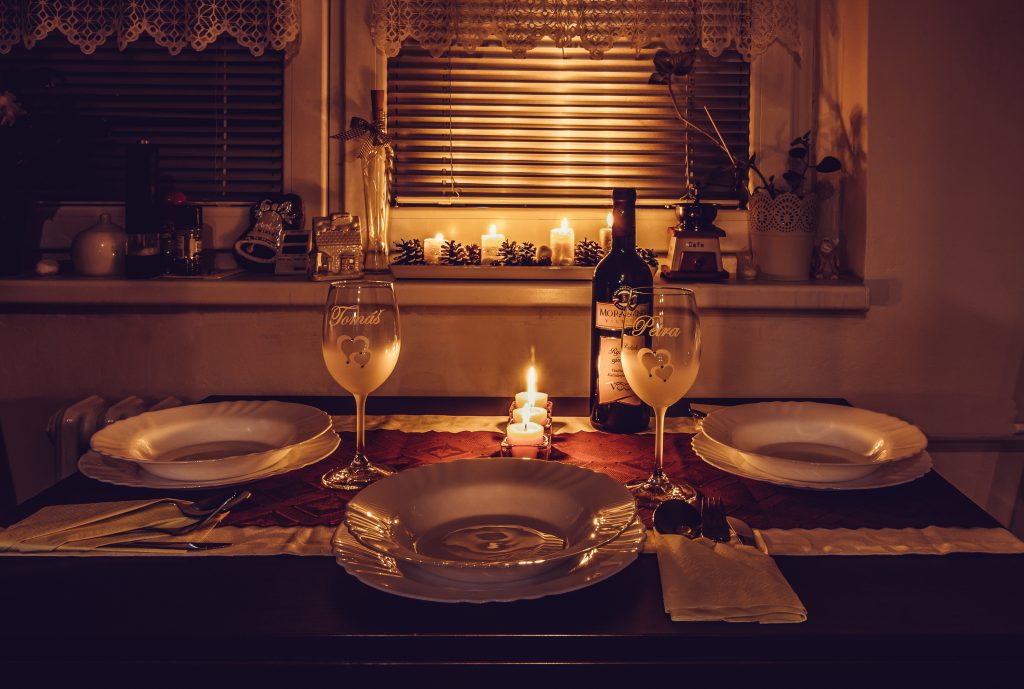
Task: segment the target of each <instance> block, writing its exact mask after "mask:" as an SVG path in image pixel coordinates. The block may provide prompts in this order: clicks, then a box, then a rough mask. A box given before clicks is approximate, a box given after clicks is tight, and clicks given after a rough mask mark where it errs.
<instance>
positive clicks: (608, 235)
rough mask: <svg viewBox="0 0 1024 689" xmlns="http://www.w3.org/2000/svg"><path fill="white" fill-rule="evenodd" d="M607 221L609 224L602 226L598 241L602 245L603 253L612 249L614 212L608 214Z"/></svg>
mask: <svg viewBox="0 0 1024 689" xmlns="http://www.w3.org/2000/svg"><path fill="white" fill-rule="evenodd" d="M605 222H607V223H608V226H607V227H602V228H601V230H600V241H599V242H598V243H599V244H600V245H601V253H602V254H606V253H608V252H609V251H611V249H612V214H611V213H609V214H608V217H607V218H606V219H605Z"/></svg>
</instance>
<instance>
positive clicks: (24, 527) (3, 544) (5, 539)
mask: <svg viewBox="0 0 1024 689" xmlns="http://www.w3.org/2000/svg"><path fill="white" fill-rule="evenodd" d="M196 521H197V520H196V519H195V518H192V517H186V516H185V515H183V514H182V513H181V510H179V509H178V507H177V505H175V504H174V503H173V502H169V501H167V500H141V501H139V500H135V501H125V502H98V503H92V504H85V505H54V506H50V507H44V508H42V509H41V510H39V511H38V512H36V513H35V514H33V515H32V516H31V517H28V518H26V519H23V520H22V521H20V522H18V523H17V524H14V525H13V526H11V527H9V528H7V529H0V551H11V552H20V553H46V552H53V551H57V550H93V549H95V548H99V547H103V546H111V545H113V544H116V543H122V542H127V541H139V540H149V539H153V540H174V539H173V537H170V536H165V535H163V534H153V533H138V532H137V531H136V530H137V529H144V528H146V527H153V526H156V527H163V528H177V527H180V526H185V525H187V524H192V523H195V522H196ZM213 521H214V522H216V521H217V520H216V519H215V520H213ZM209 528H212V525H211V526H209V527H207V526H203V527H202V528H201V529H198V530H196V531H194V532H192V533H190V534H189V535H188V538H189V540H202V538H203V537H204V536H205V535H206V534H207V533H208V532H209ZM180 539H181V537H178V540H180Z"/></svg>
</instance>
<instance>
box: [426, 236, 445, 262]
mask: <svg viewBox="0 0 1024 689" xmlns="http://www.w3.org/2000/svg"><path fill="white" fill-rule="evenodd" d="M443 247H444V235H443V234H441V233H440V232H438V233H437V234H436V235H434V236H433V237H427V238H426V239H424V240H423V262H424V263H430V264H432V265H436V264H438V263H440V262H441V249H442V248H443Z"/></svg>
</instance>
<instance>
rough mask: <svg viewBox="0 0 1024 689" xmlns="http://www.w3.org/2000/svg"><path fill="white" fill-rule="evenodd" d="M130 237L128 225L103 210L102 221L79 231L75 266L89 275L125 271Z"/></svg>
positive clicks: (73, 247) (73, 253) (74, 248)
mask: <svg viewBox="0 0 1024 689" xmlns="http://www.w3.org/2000/svg"><path fill="white" fill-rule="evenodd" d="M126 240H127V236H126V235H125V233H124V228H123V227H121V226H120V225H115V224H114V223H112V222H111V221H110V216H109V215H107V214H106V213H103V214H102V215H100V221H99V222H98V223H96V224H95V225H93V226H92V227H89V228H87V229H85V230H82V231H81V232H79V233H78V235H77V236H76V237H75V241H74V242H72V243H71V261H72V263H74V264H75V270H77V271H78V272H79V273H81V274H82V275H86V276H89V277H110V276H113V275H124V254H125V242H126Z"/></svg>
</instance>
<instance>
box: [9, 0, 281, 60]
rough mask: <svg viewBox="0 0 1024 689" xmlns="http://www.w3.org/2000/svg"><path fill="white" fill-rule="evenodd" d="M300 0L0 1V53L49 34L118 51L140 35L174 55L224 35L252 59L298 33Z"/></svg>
mask: <svg viewBox="0 0 1024 689" xmlns="http://www.w3.org/2000/svg"><path fill="white" fill-rule="evenodd" d="M299 5H300V0H0V54H2V53H9V52H10V51H11V48H12V47H13V46H15V45H16V44H18V43H21V44H23V45H24V46H25V47H26V48H31V47H32V46H34V45H35V44H36V42H37V41H39V40H41V39H43V38H46V37H47V36H48V35H49V34H50V33H51V32H52V31H59V32H60V33H62V34H64V36H65V37H66V38H67V39H68V42H70V43H71V44H72V45H75V46H78V47H79V48H81V49H82V52H83V53H85V54H86V55H89V54H91V53H92V52H93V51H95V50H96V48H97V47H98V46H101V45H103V44H104V43H106V42H107V40H108V39H110V38H111V37H116V39H117V45H118V47H119V48H120V49H121V50H124V49H125V48H126V47H127V46H128V44H129V43H131V42H132V41H135V40H137V39H138V38H139V37H140V36H142V35H143V34H148V35H150V36H152V37H153V39H154V40H155V41H156V43H157V45H160V46H163V47H165V48H167V50H168V51H169V52H170V53H171V54H172V55H177V54H178V53H180V52H181V51H182V50H183V49H184V48H185V47H187V46H191V47H192V48H193V49H195V50H203V49H204V48H206V47H207V46H208V45H210V44H211V43H213V42H214V41H216V40H217V38H218V37H220V35H221V34H224V33H226V34H228V35H230V36H232V37H234V38H235V40H237V41H238V44H239V45H241V46H243V47H245V48H248V49H249V51H250V52H251V53H252V54H253V55H256V56H259V55H262V54H263V51H264V50H266V49H267V48H268V47H269V48H272V49H274V50H284V49H285V48H286V47H287V46H288V45H289V44H290V43H291V42H292V41H294V40H295V39H296V38H297V37H298V35H299Z"/></svg>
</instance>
